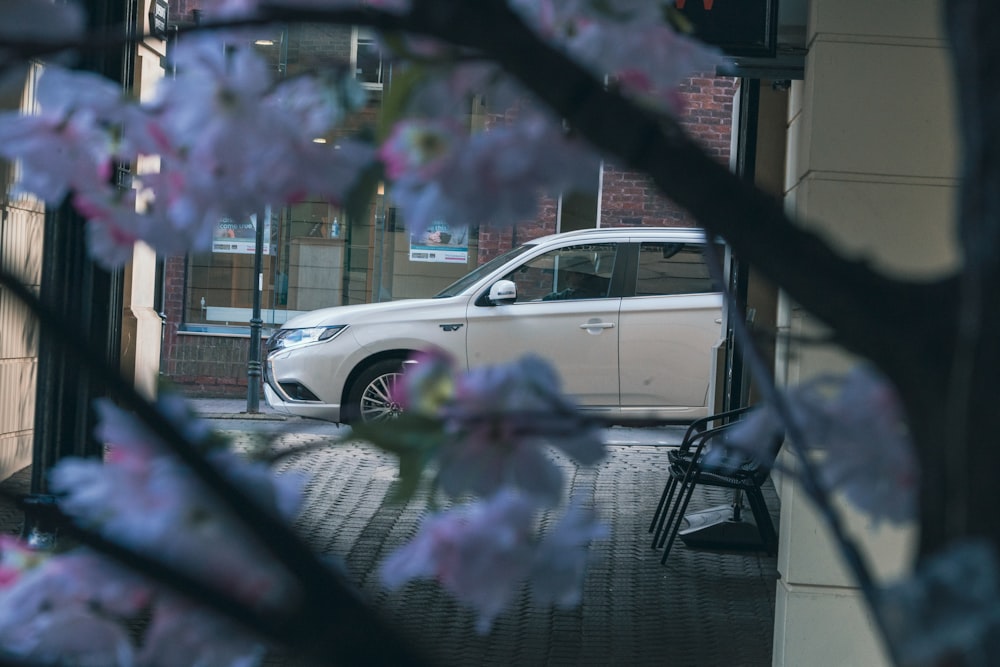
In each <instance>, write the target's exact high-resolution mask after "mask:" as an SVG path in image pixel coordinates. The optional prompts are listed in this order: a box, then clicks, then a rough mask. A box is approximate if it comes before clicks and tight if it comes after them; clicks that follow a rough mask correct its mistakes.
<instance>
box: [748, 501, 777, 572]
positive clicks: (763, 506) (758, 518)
mask: <svg viewBox="0 0 1000 667" xmlns="http://www.w3.org/2000/svg"><path fill="white" fill-rule="evenodd" d="M746 497H747V502H748V503H749V504H750V511H751V512H753V518H754V521H755V522H756V524H757V532H758V533H760V539H761V541H762V542H763V543H764V549H765V550H766V551H767V554H768V555H769V556H776V555H778V533H777V531H776V530H775V529H774V522H772V521H771V512H770V511H769V510H768V509H767V501H765V500H764V494H763V493H761V490H760V487H759V486H754V487H752V488H750V489H747V490H746Z"/></svg>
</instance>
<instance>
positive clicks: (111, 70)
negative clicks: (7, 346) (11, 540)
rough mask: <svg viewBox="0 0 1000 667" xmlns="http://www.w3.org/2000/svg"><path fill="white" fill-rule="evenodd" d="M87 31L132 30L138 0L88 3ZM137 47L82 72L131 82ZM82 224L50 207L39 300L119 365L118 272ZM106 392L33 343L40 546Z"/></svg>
mask: <svg viewBox="0 0 1000 667" xmlns="http://www.w3.org/2000/svg"><path fill="white" fill-rule="evenodd" d="M84 7H85V8H86V9H87V13H88V16H89V19H90V24H89V27H90V28H92V29H104V28H109V27H111V26H122V25H125V26H127V25H135V21H136V12H137V6H136V2H135V0H87V2H85V3H84ZM134 57H135V46H134V45H132V46H124V47H122V48H121V49H120V50H117V49H98V50H96V51H95V52H88V53H86V54H84V56H83V57H82V61H81V63H80V66H81V69H85V70H88V71H92V72H98V73H101V74H104V75H105V76H108V77H110V78H112V79H114V80H117V81H120V82H121V83H122V84H123V87H124V88H128V87H129V86H130V85H131V82H132V77H133V67H134ZM128 178H129V173H128V169H127V166H126V165H120V166H119V168H118V173H117V174H116V180H117V182H118V184H119V186H120V187H127V181H128ZM84 230H85V227H84V221H83V220H82V219H81V218H80V216H79V215H77V213H76V212H75V211H74V210H73V209H72V207H70V206H69V204H67V203H64V204H62V205H61V206H58V207H48V208H47V209H46V212H45V227H44V232H43V239H44V243H43V244H42V275H41V286H40V290H39V296H40V298H41V300H42V301H43V302H44V303H45V304H46V305H47V306H48V307H50V308H51V309H52V310H54V311H55V312H58V313H62V314H64V315H65V318H66V319H65V321H66V322H67V326H73V327H77V328H78V329H79V330H80V331H81V332H82V333H84V334H86V335H87V337H88V338H89V339H90V340H91V341H93V342H94V343H97V344H100V345H102V347H103V348H104V352H105V361H106V362H107V363H109V364H111V365H113V366H117V364H119V363H120V355H121V321H122V309H123V305H122V294H123V282H122V272H121V271H115V272H111V273H109V272H107V271H104V270H103V269H101V268H100V267H99V266H97V265H96V264H95V263H94V262H93V260H91V259H90V257H89V256H88V255H87V241H86V234H85V231H84ZM103 394H104V387H102V386H100V385H99V384H98V383H97V382H96V381H94V380H93V379H92V378H90V376H89V374H88V373H85V372H80V368H79V367H78V366H77V365H76V364H74V363H73V362H71V361H70V360H69V357H68V355H67V354H66V351H65V350H64V349H62V348H61V347H60V346H59V345H58V344H57V343H56V342H55V341H54V340H53V338H52V336H51V335H50V334H49V333H48V332H47V331H44V330H43V331H41V332H40V335H39V342H38V370H37V385H36V389H35V420H34V433H33V439H32V456H31V487H30V492H29V494H28V496H27V497H26V498H25V516H24V525H23V526H22V536H23V537H24V538H25V539H26V540H27V541H28V542H29V543H30V544H31V545H32V546H35V547H38V548H51V547H53V546H55V543H56V538H57V531H56V527H55V526H52V525H49V524H48V523H47V522H46V521H45V520H43V519H42V518H41V516H40V515H39V513H38V512H36V508H42V507H44V506H46V505H48V504H50V503H51V502H52V501H53V497H52V496H51V495H50V492H49V483H48V475H49V471H50V470H51V469H52V468H53V466H55V465H56V464H57V463H58V462H59V461H60V460H62V459H63V458H66V457H69V456H82V457H92V458H99V457H100V456H101V454H102V452H103V446H102V445H101V443H100V442H98V441H97V440H96V439H95V437H94V434H93V427H94V423H95V418H94V413H93V411H92V410H91V401H92V400H93V399H94V398H96V397H98V396H101V395H103Z"/></svg>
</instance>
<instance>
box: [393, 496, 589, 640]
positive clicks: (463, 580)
mask: <svg viewBox="0 0 1000 667" xmlns="http://www.w3.org/2000/svg"><path fill="white" fill-rule="evenodd" d="M605 532H606V531H605V529H604V528H603V527H601V526H599V525H598V524H596V523H595V522H594V520H593V516H592V515H591V514H590V513H588V512H584V511H582V510H580V509H579V508H576V507H574V508H571V510H570V511H569V512H568V513H567V515H566V516H565V517H564V518H563V519H562V520H561V521H560V522H559V524H558V525H557V526H556V528H555V529H553V531H552V532H551V534H549V535H547V536H544V537H543V538H542V539H541V540H539V538H538V537H537V535H536V530H535V516H534V504H533V502H532V501H530V500H529V499H526V498H525V497H523V496H521V495H519V494H516V493H513V492H510V491H502V492H501V493H498V494H497V495H496V496H494V497H492V498H490V499H489V500H486V501H481V502H476V503H471V504H468V505H464V506H461V507H458V508H456V509H453V510H450V511H448V512H444V513H442V514H438V515H434V516H431V517H429V518H427V519H425V520H424V522H423V524H422V525H421V527H420V531H419V532H418V533H417V536H416V537H415V538H414V539H412V540H411V541H410V542H409V543H407V544H406V545H404V546H402V547H400V548H399V549H397V550H396V551H395V552H393V554H392V555H390V556H389V557H388V558H387V559H386V560H385V562H384V563H383V564H382V566H381V569H380V573H381V578H382V582H383V583H384V584H385V585H386V586H387V587H389V588H391V589H395V588H399V587H400V586H402V585H403V584H405V583H406V582H408V581H410V580H411V579H433V580H436V581H437V582H438V583H440V584H441V586H442V587H443V588H444V589H445V590H447V591H448V592H449V593H451V594H452V595H453V596H455V598H456V599H457V600H458V601H459V602H461V603H463V604H465V605H467V606H469V607H472V608H473V609H474V610H475V611H476V612H477V615H478V620H477V623H476V629H477V631H478V632H480V633H486V632H488V631H489V629H490V627H491V626H492V624H493V620H494V619H495V618H496V616H497V615H499V614H500V613H501V612H502V611H503V610H504V608H506V607H507V606H508V605H509V604H510V602H511V600H512V599H513V598H514V596H515V595H516V594H517V592H518V589H519V588H520V586H521V585H523V584H525V583H526V582H528V583H530V584H531V586H532V591H533V594H534V595H535V596H536V598H537V601H538V602H540V603H542V604H549V603H555V604H557V605H560V606H574V605H576V604H578V603H579V600H580V592H579V590H580V586H581V585H582V581H583V574H584V566H585V563H586V560H587V551H586V550H587V547H588V546H589V543H590V542H591V541H592V540H593V539H599V538H602V537H604V536H605Z"/></svg>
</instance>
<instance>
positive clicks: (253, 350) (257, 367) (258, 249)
mask: <svg viewBox="0 0 1000 667" xmlns="http://www.w3.org/2000/svg"><path fill="white" fill-rule="evenodd" d="M269 215H270V211H269V210H267V209H265V210H263V211H258V212H257V224H256V225H254V234H255V237H256V238H255V241H254V248H253V277H254V286H253V313H252V314H251V315H250V352H249V354H248V355H247V413H249V414H257V413H258V412H260V377H261V363H260V334H261V328H262V325H263V324H264V320H262V319H261V316H260V300H261V293H262V292H263V291H264V226H265V224H266V222H265V221H266V220H267V216H269Z"/></svg>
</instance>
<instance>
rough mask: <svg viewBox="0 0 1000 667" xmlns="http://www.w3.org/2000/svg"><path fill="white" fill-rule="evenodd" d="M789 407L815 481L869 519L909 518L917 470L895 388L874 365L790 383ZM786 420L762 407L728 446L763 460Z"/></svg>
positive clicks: (913, 512)
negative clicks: (813, 455)
mask: <svg viewBox="0 0 1000 667" xmlns="http://www.w3.org/2000/svg"><path fill="white" fill-rule="evenodd" d="M786 401H787V405H788V408H789V410H790V412H791V414H792V418H793V419H794V420H795V423H796V427H797V429H798V431H799V432H801V433H803V434H804V437H805V440H806V441H805V442H804V443H799V444H800V446H801V445H804V446H805V447H808V448H809V449H810V450H815V451H818V452H822V453H823V455H822V456H821V457H818V458H817V465H818V466H819V474H820V482H821V483H822V484H823V486H824V487H825V488H826V489H828V490H830V491H840V492H842V493H843V494H844V496H845V498H846V499H847V500H849V501H850V502H851V503H853V504H854V505H855V506H856V507H858V508H860V509H862V510H864V511H866V512H868V513H869V514H870V516H871V518H872V520H873V521H875V522H878V521H880V520H882V519H885V520H888V521H893V522H905V521H909V520H912V519H913V518H914V517H915V516H916V508H917V491H918V484H919V477H920V472H919V469H918V466H917V461H916V456H915V454H914V451H913V445H912V443H911V441H910V436H909V432H908V430H907V426H906V422H905V417H904V414H903V409H902V405H901V404H900V401H899V398H898V396H897V395H896V392H895V389H894V388H893V387H892V386H891V385H889V384H888V382H887V381H886V380H885V379H884V378H883V377H882V376H881V375H879V374H878V373H877V372H875V371H874V369H872V368H870V367H868V366H858V367H856V368H854V369H853V370H852V371H851V372H850V373H848V374H847V375H846V376H843V377H830V376H822V377H819V378H816V379H814V380H812V381H810V382H807V383H803V384H802V385H799V386H797V387H794V388H792V389H791V390H790V391H789V392H788V393H787V395H786ZM784 427H785V425H784V424H783V423H782V421H781V419H780V418H779V416H778V415H777V413H776V412H775V410H774V409H773V408H772V407H771V406H765V407H764V408H762V409H760V410H758V411H757V412H756V413H755V414H753V415H750V416H748V417H747V418H746V419H744V421H743V422H742V423H741V424H740V425H738V426H736V427H734V428H733V431H732V433H731V434H730V435H728V436H727V438H726V444H727V445H728V446H729V447H732V448H736V449H739V450H741V451H744V452H747V453H749V454H751V455H752V456H755V457H757V458H760V459H762V460H769V459H770V455H769V452H768V450H769V449H770V447H772V444H773V442H774V439H775V437H778V436H779V435H780V434H781V433H782V432H783V431H784Z"/></svg>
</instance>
